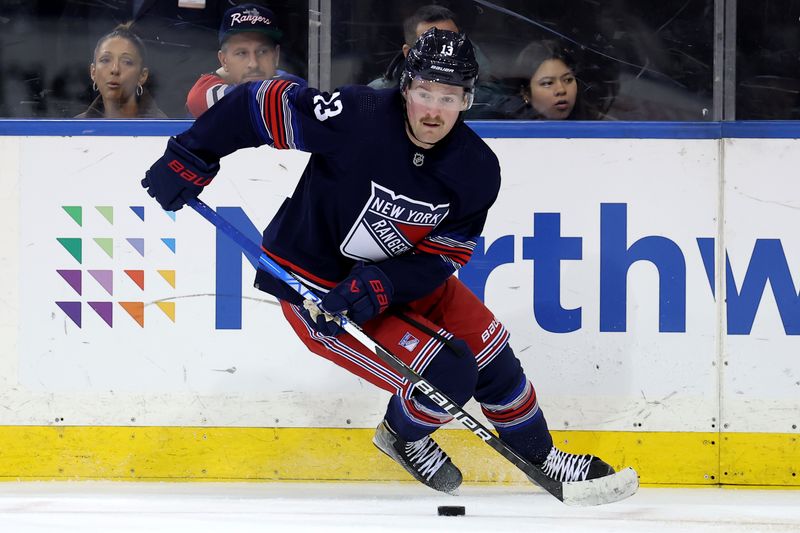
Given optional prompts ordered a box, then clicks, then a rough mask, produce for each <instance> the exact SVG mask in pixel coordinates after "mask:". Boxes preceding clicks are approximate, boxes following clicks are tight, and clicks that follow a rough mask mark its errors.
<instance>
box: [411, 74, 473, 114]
mask: <svg viewBox="0 0 800 533" xmlns="http://www.w3.org/2000/svg"><path fill="white" fill-rule="evenodd" d="M405 93H406V98H408V99H409V101H411V102H413V103H414V104H417V105H421V106H425V107H428V108H431V109H442V110H446V111H466V110H467V109H469V108H470V107H472V100H473V97H474V96H473V93H472V91H468V90H466V89H464V88H463V87H460V86H457V85H447V84H444V83H439V82H435V81H430V80H423V79H421V78H414V80H413V81H412V82H411V83H410V84H409V85H408V87H407V88H406V90H405Z"/></svg>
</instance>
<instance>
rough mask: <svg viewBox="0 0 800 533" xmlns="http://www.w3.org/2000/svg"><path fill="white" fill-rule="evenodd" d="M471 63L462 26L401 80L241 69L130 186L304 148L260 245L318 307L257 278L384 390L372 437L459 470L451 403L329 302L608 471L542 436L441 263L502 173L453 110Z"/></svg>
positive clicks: (423, 48)
mask: <svg viewBox="0 0 800 533" xmlns="http://www.w3.org/2000/svg"><path fill="white" fill-rule="evenodd" d="M477 75H478V66H477V63H476V61H475V56H474V52H473V48H472V44H471V43H470V41H469V40H468V39H467V38H466V37H465V36H464V35H463V34H459V33H454V32H450V31H445V30H439V29H436V28H432V29H430V30H428V31H427V32H425V33H424V34H423V35H422V36H421V37H420V38H419V40H417V42H416V43H415V44H414V46H413V48H412V49H411V51H410V52H409V54H408V57H407V58H406V62H405V67H404V71H403V74H402V77H401V81H400V86H399V87H397V88H394V89H384V90H374V89H370V88H368V87H360V86H358V87H356V86H353V87H344V88H341V89H339V90H336V91H335V92H333V93H330V94H329V93H321V92H319V91H317V90H316V89H312V88H304V87H300V86H298V85H296V84H294V83H291V82H289V81H284V80H267V81H263V82H254V83H247V84H245V85H243V86H241V87H239V88H237V89H236V90H234V91H233V92H231V93H230V94H228V95H226V96H225V98H224V99H222V100H221V101H219V102H218V103H217V104H216V105H214V107H212V108H211V109H210V110H209V111H208V112H206V113H205V114H204V115H203V116H202V117H200V118H199V119H198V120H197V121H196V122H195V123H194V125H193V126H192V127H191V128H190V129H189V130H187V131H186V132H184V133H182V134H180V135H178V136H177V137H175V138H172V139H170V140H169V142H168V144H167V149H166V153H165V154H164V156H163V157H162V158H161V159H159V160H158V161H156V163H155V164H153V166H152V167H151V168H150V170H149V171H148V172H147V175H146V177H145V179H144V180H142V185H143V186H144V187H146V188H147V190H148V193H149V194H150V195H151V196H153V197H155V198H156V200H158V202H159V203H160V204H161V206H162V207H163V208H164V209H167V210H176V209H180V208H181V207H182V206H183V205H184V204H185V202H186V200H187V199H189V198H193V197H196V196H197V195H198V194H200V192H201V191H202V190H203V187H204V186H205V185H207V184H208V183H210V182H211V179H212V178H213V177H214V176H215V175H216V173H217V171H218V170H219V161H220V159H221V158H223V157H224V156H226V155H228V154H230V153H232V152H234V151H235V150H238V149H240V148H245V147H253V146H260V145H263V144H268V145H270V146H272V147H274V148H279V149H283V148H294V149H299V150H303V151H307V152H310V153H311V157H310V160H309V162H308V165H307V166H306V168H305V171H304V172H303V175H302V177H301V178H300V182H299V183H298V185H297V188H296V190H295V192H294V194H293V196H292V197H291V198H287V199H286V200H285V202H284V204H283V205H282V206H281V208H280V209H279V211H278V213H277V214H276V215H275V217H274V218H273V219H272V221H271V222H270V224H269V225H268V227H267V228H266V230H265V231H264V238H263V241H262V246H263V249H264V250H265V252H266V253H267V254H268V255H269V256H270V257H271V258H273V259H274V260H275V261H276V262H278V263H279V264H280V265H282V266H283V267H285V268H286V269H287V270H289V271H290V272H292V273H293V274H294V275H295V276H297V277H298V278H299V279H301V280H302V281H303V282H304V283H305V284H307V285H308V286H309V287H312V288H314V289H316V290H317V291H319V293H320V294H324V296H323V298H322V306H321V307H320V308H317V307H315V306H313V305H310V304H309V302H305V305H304V302H302V301H300V298H299V297H298V296H297V294H296V293H294V292H293V291H292V290H291V289H289V288H288V287H285V286H282V284H280V282H278V281H276V280H274V279H273V278H272V277H271V276H269V275H268V274H266V273H265V272H263V271H260V270H259V272H258V273H257V275H256V286H257V287H258V288H260V289H261V290H264V291H266V292H269V293H271V294H274V295H276V296H277V297H278V298H279V299H280V300H281V305H282V308H283V312H284V315H285V317H286V319H287V320H288V321H289V323H290V324H291V326H292V328H293V329H294V331H295V332H296V334H297V335H298V336H299V337H300V338H301V339H302V340H303V342H304V343H305V344H306V346H307V347H308V348H309V349H310V350H311V351H312V352H314V353H316V354H318V355H321V356H323V357H325V358H327V359H329V360H331V361H333V362H334V363H336V364H337V365H339V366H342V367H344V368H346V369H347V370H349V371H351V372H353V373H354V374H356V375H358V376H360V377H362V378H363V379H366V380H368V381H370V382H371V383H373V384H375V385H377V386H379V387H381V388H383V389H385V390H388V391H389V392H391V393H393V396H392V397H391V399H390V401H389V405H388V407H387V409H386V415H385V417H384V419H383V421H382V422H381V423H380V424H379V425H378V427H377V430H376V432H375V436H374V439H373V441H374V443H375V445H376V446H377V447H378V448H379V449H380V450H381V451H382V452H384V453H385V454H387V455H388V456H389V457H391V458H392V459H394V460H395V461H396V462H398V463H399V464H400V465H402V466H403V468H405V469H406V470H407V471H408V472H409V473H410V474H411V475H412V476H414V477H415V478H416V479H418V480H419V481H421V482H422V483H424V484H425V485H427V486H429V487H432V488H434V489H436V490H440V491H444V492H453V491H454V490H456V489H457V488H458V486H459V485H460V483H461V481H462V476H461V472H460V471H459V469H458V468H457V467H456V466H455V465H454V464H453V463H452V462H451V460H450V459H449V457H448V456H447V454H446V453H445V452H444V450H442V449H441V448H440V447H439V446H438V445H437V444H436V442H435V441H434V440H433V439H432V438H431V437H430V435H431V434H432V433H433V432H434V431H435V430H436V429H438V428H439V427H441V426H442V425H444V424H446V423H447V422H448V421H450V420H451V416H450V415H448V414H447V413H446V412H444V411H443V410H442V409H440V408H439V407H438V406H436V405H435V404H433V402H431V401H430V400H429V399H428V398H426V397H424V396H418V395H416V394H414V390H413V389H411V388H410V387H409V384H408V382H407V381H406V380H404V379H403V378H402V377H401V376H400V375H399V374H397V373H396V372H395V371H393V370H392V369H391V368H389V367H388V366H387V365H385V364H384V363H383V362H381V361H380V360H378V359H377V358H376V356H375V355H374V354H373V353H372V352H370V351H369V350H368V349H367V348H365V347H363V346H361V345H359V344H358V343H357V342H356V341H355V340H354V339H353V338H352V337H351V336H350V335H349V334H347V333H344V332H343V331H342V330H341V328H340V327H339V325H338V324H337V323H336V322H335V321H332V320H330V318H331V317H330V314H333V313H346V314H347V316H348V317H349V319H350V320H352V321H353V322H355V323H357V324H360V325H361V326H362V327H363V329H364V331H365V332H366V333H367V334H368V335H370V336H371V337H372V338H374V339H376V340H377V342H378V343H380V344H381V345H383V346H385V347H387V348H388V349H389V350H391V351H393V353H394V354H395V355H396V356H397V357H399V358H400V359H402V360H403V361H404V362H405V363H406V364H408V366H410V367H411V368H412V369H413V370H415V371H416V372H418V373H420V374H421V375H422V376H423V377H424V378H425V379H427V380H428V381H429V382H430V383H432V384H433V385H435V386H436V387H438V388H439V389H440V390H442V391H443V392H444V393H445V394H447V395H448V396H450V397H451V398H453V399H454V400H455V401H457V402H459V403H460V404H462V405H463V404H464V403H465V402H466V401H467V400H469V399H470V398H471V397H474V398H475V399H476V400H477V401H478V402H480V404H481V406H482V408H483V412H484V414H485V415H486V417H487V418H488V419H489V421H490V422H491V423H492V424H493V425H494V427H495V429H496V430H497V432H498V434H499V436H500V438H502V439H503V441H505V443H506V444H508V445H509V446H510V447H512V448H513V449H514V450H516V451H517V452H518V453H519V454H520V455H522V456H523V457H525V458H526V459H528V460H530V461H531V462H532V463H534V464H536V465H540V466H542V468H543V470H544V472H545V473H546V474H547V475H549V476H552V477H553V478H555V479H558V480H559V481H582V480H585V479H592V478H596V477H600V476H605V475H608V474H610V473H613V469H612V468H611V467H610V466H609V465H608V464H606V463H605V462H603V461H602V460H600V459H598V458H596V457H593V456H591V455H573V454H568V453H566V452H563V451H561V450H559V449H557V448H555V447H554V446H553V440H552V438H551V436H550V433H549V431H548V429H547V423H546V422H545V418H544V415H543V413H542V411H541V409H540V408H539V405H538V402H537V398H536V393H535V391H534V388H533V385H532V384H531V382H530V381H529V380H528V378H527V377H526V376H525V374H524V372H523V370H522V368H521V366H520V363H519V361H518V360H517V358H516V357H515V355H514V352H513V351H512V349H511V346H510V345H509V342H508V341H509V334H508V332H507V331H506V329H505V328H504V327H503V325H502V324H501V323H500V322H499V321H498V320H497V319H496V318H495V316H494V315H493V314H492V312H491V311H490V310H489V309H487V308H486V306H484V305H483V303H482V302H481V301H480V300H478V299H477V298H476V297H475V296H474V295H473V294H472V293H471V292H470V291H469V290H468V289H467V288H466V287H465V286H464V285H463V284H462V283H461V282H459V281H458V279H457V278H456V277H454V276H453V273H454V272H455V271H456V270H457V269H458V268H459V267H461V266H463V265H464V264H466V263H467V261H469V259H470V256H471V254H472V250H473V248H474V246H475V241H476V239H477V237H478V236H479V235H480V233H481V231H482V229H483V224H484V221H485V219H486V215H487V211H488V209H489V208H490V207H491V205H492V204H493V203H494V201H495V198H496V197H497V194H498V191H499V188H500V167H499V164H498V161H497V158H496V156H495V155H494V153H493V152H492V151H491V149H490V148H489V147H488V146H487V145H486V144H485V143H484V142H483V141H482V140H481V139H480V138H479V137H478V136H477V135H476V134H475V133H474V132H473V131H472V130H471V129H470V128H469V127H468V126H466V125H465V124H464V123H463V121H462V120H461V113H462V112H463V111H465V110H466V109H468V108H469V106H470V104H471V101H472V96H473V89H474V87H475V80H476V78H477Z"/></svg>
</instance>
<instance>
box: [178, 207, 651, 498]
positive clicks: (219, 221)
mask: <svg viewBox="0 0 800 533" xmlns="http://www.w3.org/2000/svg"><path fill="white" fill-rule="evenodd" d="M187 204H188V205H189V206H191V207H192V208H193V209H194V210H195V211H197V212H198V213H199V214H200V215H202V216H203V218H205V219H206V220H208V221H209V222H211V223H212V224H214V226H216V227H217V229H219V230H221V231H222V232H223V233H224V234H226V235H227V236H228V237H230V238H231V239H233V240H234V241H235V242H236V243H237V244H239V245H240V246H241V247H242V249H243V250H245V251H246V252H248V253H249V254H251V255H253V256H255V257H258V266H259V268H261V269H263V270H266V271H267V272H268V273H269V274H271V275H272V276H274V277H275V278H277V279H278V280H280V281H283V282H284V283H286V284H287V285H289V286H290V287H291V288H292V289H294V290H295V291H297V293H298V294H300V296H302V297H303V298H305V299H308V300H311V301H312V302H314V303H315V304H319V303H320V302H321V301H322V300H321V298H320V297H319V296H317V295H316V294H315V293H313V292H312V291H311V290H309V289H308V288H307V287H305V286H304V285H303V284H302V283H300V281H298V280H297V279H296V278H294V277H293V276H292V275H291V274H289V273H288V272H287V271H286V270H284V269H283V268H282V267H281V266H280V265H279V264H277V263H276V262H275V261H273V260H272V259H271V258H270V257H269V256H267V254H265V253H263V252H262V250H261V247H260V246H259V245H257V244H256V243H254V242H253V241H251V240H250V239H248V238H247V237H245V235H244V234H242V233H241V232H240V231H239V230H238V229H236V228H235V227H234V226H233V225H232V224H231V223H230V222H228V221H227V220H225V219H224V218H223V217H221V216H220V215H219V214H217V212H216V211H214V210H213V209H211V208H210V207H209V206H208V205H206V204H205V203H204V202H203V201H202V200H200V199H192V200H189V201H188V202H187ZM337 318H338V319H339V320H341V325H342V327H343V328H344V330H345V331H346V332H347V333H349V334H350V335H352V336H353V337H354V338H355V339H356V340H357V341H358V342H360V343H361V344H363V345H364V346H366V347H367V348H369V349H370V350H372V351H373V352H374V353H375V354H376V355H377V356H378V357H379V358H380V360H381V361H383V362H384V363H386V364H388V365H389V366H390V367H391V368H393V369H394V370H395V371H396V372H397V373H399V374H400V375H401V376H403V377H404V378H406V379H407V380H409V381H410V382H411V383H412V385H413V386H414V387H416V389H417V390H418V391H420V393H422V394H424V395H425V396H426V397H428V398H429V399H430V400H431V401H433V402H434V403H435V404H436V405H438V406H439V407H441V408H442V409H444V410H445V411H447V412H448V413H449V414H450V415H452V416H453V418H455V419H456V420H458V421H459V422H461V423H462V424H463V425H464V426H465V427H466V428H467V429H469V430H470V431H471V432H472V433H473V434H474V435H475V436H476V437H478V438H479V439H481V440H482V441H483V442H485V443H486V444H488V445H489V446H491V447H492V448H494V450H495V451H496V452H497V453H499V454H500V455H502V456H503V457H505V458H506V459H507V460H508V461H510V462H511V463H512V464H513V465H514V466H516V467H517V468H519V469H520V470H522V471H523V472H524V473H525V475H527V476H528V478H529V479H530V480H531V481H533V482H534V483H536V484H537V485H539V486H540V487H542V488H543V489H544V490H546V491H547V492H549V493H550V494H552V495H553V496H555V497H556V498H558V499H559V500H561V501H562V502H564V503H565V504H567V505H579V506H588V505H600V504H604V503H611V502H615V501H619V500H622V499H624V498H627V497H628V496H631V495H632V494H633V493H634V492H636V489H637V488H638V487H639V478H638V476H637V475H636V472H635V471H634V470H633V469H632V468H626V469H624V470H622V471H620V472H617V473H615V474H611V475H609V476H604V477H601V478H597V479H591V480H588V481H573V482H564V483H562V482H560V481H557V480H554V479H552V478H550V477H548V476H547V475H545V474H544V472H542V470H541V469H540V468H539V467H538V466H535V465H533V464H532V463H530V462H529V461H527V460H525V459H524V458H522V457H520V456H519V455H518V454H517V453H516V452H515V451H514V450H512V449H511V448H509V447H508V446H506V445H505V443H503V441H502V440H500V439H499V438H497V437H496V436H495V435H494V434H493V433H492V432H491V431H490V430H489V429H487V428H486V427H484V426H483V425H482V424H481V423H480V422H478V421H477V420H475V418H473V417H472V416H471V415H470V414H468V413H467V412H465V411H464V409H463V408H462V407H461V406H460V405H458V404H457V403H456V402H454V401H452V400H451V399H450V398H448V397H447V396H446V395H445V394H444V393H442V392H441V391H440V390H439V389H437V388H436V387H434V386H433V385H431V384H430V383H429V382H428V381H426V380H425V378H423V377H422V376H420V375H419V374H417V373H416V372H415V371H414V370H412V369H411V368H409V367H408V365H406V364H405V363H404V362H403V361H401V360H400V359H398V358H397V357H396V356H394V355H393V354H392V353H391V352H389V351H388V350H386V349H385V348H384V347H382V346H381V345H379V344H378V343H377V342H376V341H374V340H373V339H371V338H370V337H369V336H368V335H367V334H366V333H364V332H363V331H362V330H361V328H359V327H358V326H357V325H356V324H354V323H352V322H349V321H348V320H347V318H346V317H345V316H342V315H339V316H338V317H337Z"/></svg>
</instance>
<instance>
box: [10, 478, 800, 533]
mask: <svg viewBox="0 0 800 533" xmlns="http://www.w3.org/2000/svg"><path fill="white" fill-rule="evenodd" d="M440 505H461V506H464V507H465V508H466V515H465V516H460V517H446V516H438V515H437V507H438V506H440ZM0 524H2V526H0V530H1V531H4V532H13V533H33V532H43V531H59V532H62V533H69V532H87V531H102V532H134V531H135V532H149V533H156V532H162V531H164V532H170V533H184V532H187V533H188V532H191V533H200V532H222V531H225V532H251V531H253V532H255V531H325V532H335V531H347V532H350V531H371V532H376V531H377V532H384V531H436V532H440V531H459V532H467V531H506V532H518V531H547V532H548V533H550V532H560V531H564V532H587V533H588V532H591V533H601V532H616V533H619V532H629V531H643V532H644V531H646V532H671V531H675V532H677V531H681V532H687V531H690V532H692V531H697V532H709V531H720V532H723V531H724V532H737V531H742V532H744V531H747V532H760V531H800V491H798V490H777V489H773V490H754V489H732V488H648V487H644V488H641V489H640V490H639V492H638V493H637V494H636V495H634V496H633V497H632V498H630V499H628V500H626V501H623V502H619V503H615V504H611V505H605V506H600V507H589V508H574V507H567V506H565V505H564V504H562V503H560V502H559V501H557V500H555V499H554V498H552V497H551V496H550V495H548V494H546V493H544V492H542V491H539V490H537V489H535V488H529V487H526V486H521V485H513V486H511V485H467V486H464V487H462V489H461V493H460V494H459V495H458V496H456V497H453V496H447V495H443V494H442V495H440V494H437V493H433V492H431V491H429V490H427V489H425V488H423V487H421V486H419V485H416V484H413V483H393V484H382V483H316V484H312V483H158V482H153V483H127V482H46V483H38V482H31V483H17V482H8V483H1V484H0Z"/></svg>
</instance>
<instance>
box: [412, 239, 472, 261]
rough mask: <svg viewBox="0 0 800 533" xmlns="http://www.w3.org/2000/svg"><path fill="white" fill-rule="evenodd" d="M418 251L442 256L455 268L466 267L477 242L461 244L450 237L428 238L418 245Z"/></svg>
mask: <svg viewBox="0 0 800 533" xmlns="http://www.w3.org/2000/svg"><path fill="white" fill-rule="evenodd" d="M416 247H417V250H419V251H421V252H426V253H429V254H438V255H441V256H442V257H443V258H444V259H445V260H447V261H448V262H449V263H451V264H453V266H454V267H455V268H460V267H462V266H464V265H466V264H467V263H468V262H469V260H470V258H471V257H472V250H474V249H475V241H466V242H461V241H457V240H455V239H452V238H449V237H443V236H434V237H428V238H425V239H424V240H422V241H421V242H419V243H418V244H417V246H416Z"/></svg>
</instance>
